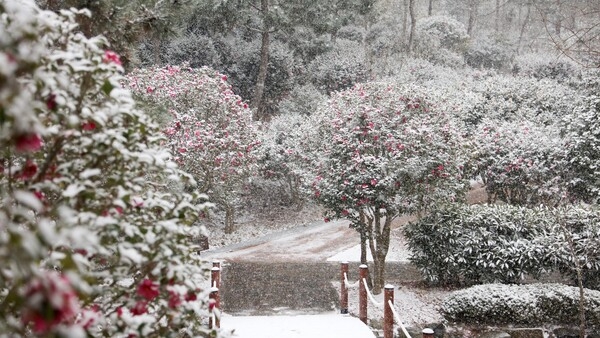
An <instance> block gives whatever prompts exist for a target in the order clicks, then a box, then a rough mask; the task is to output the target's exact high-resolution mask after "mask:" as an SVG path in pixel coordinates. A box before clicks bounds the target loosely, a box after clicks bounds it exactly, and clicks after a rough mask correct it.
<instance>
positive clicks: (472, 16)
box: [467, 0, 479, 36]
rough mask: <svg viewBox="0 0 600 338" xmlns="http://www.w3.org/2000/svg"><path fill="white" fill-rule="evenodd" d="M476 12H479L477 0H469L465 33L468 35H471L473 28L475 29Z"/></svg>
mask: <svg viewBox="0 0 600 338" xmlns="http://www.w3.org/2000/svg"><path fill="white" fill-rule="evenodd" d="M478 12H479V3H478V0H470V1H469V21H468V23H467V34H469V36H473V30H474V29H475V24H476V22H477V14H478Z"/></svg>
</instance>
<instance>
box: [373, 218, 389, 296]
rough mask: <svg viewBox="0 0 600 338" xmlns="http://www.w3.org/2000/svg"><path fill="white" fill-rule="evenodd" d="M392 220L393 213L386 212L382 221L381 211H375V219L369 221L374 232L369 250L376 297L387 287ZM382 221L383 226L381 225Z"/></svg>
mask: <svg viewBox="0 0 600 338" xmlns="http://www.w3.org/2000/svg"><path fill="white" fill-rule="evenodd" d="M367 218H368V217H367ZM392 219H393V215H392V213H390V212H389V211H386V214H385V217H384V219H383V220H382V218H381V214H380V211H379V210H375V211H374V212H373V218H372V219H369V220H370V222H371V223H372V224H373V226H372V227H371V229H372V230H373V231H372V234H371V236H370V237H369V248H370V249H371V255H372V256H373V270H374V271H373V294H376V295H378V294H380V293H381V291H382V290H383V287H384V285H385V257H386V256H387V253H388V249H389V247H390V233H391V230H392ZM382 221H383V225H382V224H381V222H382Z"/></svg>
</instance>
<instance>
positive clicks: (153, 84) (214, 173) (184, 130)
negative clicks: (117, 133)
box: [127, 66, 260, 232]
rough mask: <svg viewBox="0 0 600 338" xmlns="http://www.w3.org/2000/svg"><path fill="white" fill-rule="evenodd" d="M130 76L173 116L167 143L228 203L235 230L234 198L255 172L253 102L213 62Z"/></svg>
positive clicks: (229, 225) (142, 93)
mask: <svg viewBox="0 0 600 338" xmlns="http://www.w3.org/2000/svg"><path fill="white" fill-rule="evenodd" d="M127 80H128V85H129V87H130V88H131V90H132V91H133V92H134V93H135V94H136V95H137V96H138V97H140V98H141V99H142V100H144V101H146V102H148V103H152V104H156V105H164V106H165V107H166V108H167V109H168V111H169V113H170V114H172V115H173V119H172V121H170V122H169V124H168V125H167V126H166V128H165V129H164V134H165V136H166V137H167V142H166V144H165V146H166V147H168V148H169V149H170V150H171V151H172V152H173V153H174V154H175V158H174V160H175V161H176V162H177V163H178V164H179V165H180V166H181V167H182V168H184V169H185V170H186V171H187V172H189V173H190V174H191V175H192V176H193V177H194V178H195V179H196V180H198V181H199V182H201V185H200V186H199V187H198V188H197V189H198V190H199V191H200V192H202V193H205V194H208V195H209V197H210V199H211V200H213V201H214V202H216V203H217V205H219V206H222V207H224V209H225V210H226V217H228V218H226V222H225V229H226V232H230V231H233V212H234V209H233V204H234V203H233V202H234V201H235V200H236V199H238V198H239V196H240V193H241V191H242V188H243V186H244V184H245V183H246V180H247V178H248V177H249V176H250V174H251V172H252V171H253V168H254V163H255V161H256V157H255V148H256V146H258V145H259V143H260V142H259V141H258V137H257V131H256V128H255V127H254V125H253V124H252V113H251V111H250V109H249V108H248V105H247V104H246V103H245V102H243V101H242V99H241V98H240V97H239V96H238V95H235V94H234V93H233V90H232V88H231V86H230V85H229V84H228V82H227V76H226V75H223V74H220V73H218V72H217V71H215V70H213V69H210V68H208V67H202V68H189V67H187V66H183V67H178V66H166V67H161V68H158V67H155V68H149V69H135V70H133V71H132V72H131V73H129V74H128V75H127Z"/></svg>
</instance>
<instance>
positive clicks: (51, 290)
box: [21, 271, 80, 335]
mask: <svg viewBox="0 0 600 338" xmlns="http://www.w3.org/2000/svg"><path fill="white" fill-rule="evenodd" d="M24 298H25V304H24V305H23V311H22V314H21V322H22V323H23V324H25V325H29V324H32V330H33V332H34V333H36V334H40V335H45V334H47V333H49V332H51V331H52V330H53V329H54V328H55V327H56V326H57V325H59V324H62V323H67V322H71V321H73V320H74V319H75V317H76V315H77V314H78V313H79V310H80V307H79V302H78V298H77V295H76V294H75V291H74V290H73V288H72V287H71V283H70V282H69V280H68V279H67V278H65V277H64V276H62V275H60V274H58V273H57V272H55V271H49V272H46V273H45V274H44V275H42V276H38V277H35V278H33V279H32V280H30V281H29V283H28V284H27V286H26V288H25V291H24Z"/></svg>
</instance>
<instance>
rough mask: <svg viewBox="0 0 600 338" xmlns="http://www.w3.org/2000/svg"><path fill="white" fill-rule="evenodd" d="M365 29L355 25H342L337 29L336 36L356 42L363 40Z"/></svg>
mask: <svg viewBox="0 0 600 338" xmlns="http://www.w3.org/2000/svg"><path fill="white" fill-rule="evenodd" d="M365 34H366V32H365V29H364V28H362V27H359V26H355V25H347V26H343V27H341V28H340V29H338V31H337V37H338V38H339V39H345V40H351V41H356V42H360V43H362V42H363V39H364V37H365Z"/></svg>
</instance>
